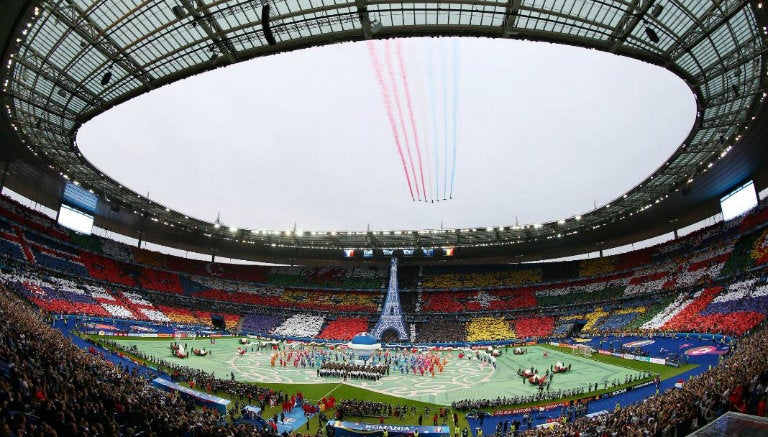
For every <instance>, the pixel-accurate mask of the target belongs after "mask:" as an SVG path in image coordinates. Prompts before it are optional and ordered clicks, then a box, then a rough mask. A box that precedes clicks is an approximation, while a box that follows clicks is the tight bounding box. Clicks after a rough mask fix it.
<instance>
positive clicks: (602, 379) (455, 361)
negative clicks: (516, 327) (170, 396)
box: [115, 339, 655, 405]
mask: <svg viewBox="0 0 768 437" xmlns="http://www.w3.org/2000/svg"><path fill="white" fill-rule="evenodd" d="M115 341H116V342H117V343H118V344H120V345H122V346H123V347H131V346H133V345H135V346H136V347H137V348H138V349H139V351H141V352H143V353H145V354H147V355H151V356H154V357H157V358H160V359H163V360H165V361H166V362H169V363H175V364H180V365H184V366H188V367H193V368H198V369H201V370H205V371H207V372H213V373H214V374H215V375H217V376H219V377H221V378H228V377H229V376H230V373H234V374H235V378H237V379H238V380H241V381H251V382H259V383H268V384H287V383H289V384H301V385H307V384H326V385H324V386H322V387H324V388H328V392H327V393H320V395H318V399H319V398H320V397H322V396H324V395H328V394H331V393H335V390H337V388H338V387H340V385H339V384H340V383H343V384H344V385H348V386H352V387H359V388H363V389H367V390H370V391H373V392H377V393H381V394H386V395H390V396H394V397H398V398H405V399H410V400H414V401H420V402H428V403H435V404H440V405H450V403H451V402H453V401H458V400H463V399H495V398H497V397H508V398H509V397H514V396H524V395H530V394H534V393H536V392H537V391H538V388H537V387H536V386H534V385H532V384H530V383H528V382H527V381H525V383H524V382H523V379H522V378H521V377H519V376H518V375H517V371H518V369H530V368H531V367H533V368H535V369H538V371H539V375H541V376H544V373H545V370H548V369H549V368H550V366H552V365H554V364H555V363H556V362H558V361H560V362H562V363H563V364H565V365H568V364H570V365H571V371H570V372H567V373H558V374H556V375H554V377H553V379H552V382H551V385H550V390H569V389H574V388H579V387H581V388H584V391H585V392H586V391H587V385H588V384H590V383H591V384H592V386H593V387H594V385H595V383H597V384H598V389H603V388H604V387H605V385H606V383H607V386H608V387H609V388H610V387H611V383H612V382H613V381H617V382H618V383H619V384H623V383H624V382H625V378H626V377H627V376H636V375H638V373H639V371H638V370H635V369H631V368H629V367H622V366H620V365H616V364H611V363H605V362H600V361H597V360H593V359H589V358H583V357H579V356H576V355H572V354H570V353H567V352H563V351H560V350H553V349H550V348H544V347H541V346H528V347H526V348H525V349H527V351H528V353H527V354H523V355H514V354H513V353H512V349H511V348H510V349H503V350H502V351H503V354H502V355H501V356H499V357H498V358H497V359H496V366H495V367H494V366H493V365H491V364H489V363H487V362H484V361H480V360H477V359H468V358H467V356H465V357H464V358H459V353H460V352H459V351H443V352H436V353H437V354H438V355H440V356H441V357H442V358H445V360H446V364H445V366H444V368H443V372H438V371H437V370H436V371H435V375H434V376H430V374H429V373H426V374H425V375H424V376H422V375H421V374H417V375H414V374H413V373H409V374H402V373H401V372H399V371H397V372H395V371H392V372H391V373H390V375H389V376H386V377H383V378H381V379H380V380H378V381H368V380H355V379H348V380H347V381H342V380H341V378H329V377H318V376H317V373H316V369H314V368H310V367H307V368H302V367H301V366H299V367H294V366H293V364H292V363H290V364H288V365H287V366H286V367H280V366H279V364H278V363H276V364H275V365H274V366H273V365H272V364H271V357H272V356H273V354H274V353H275V351H267V350H265V351H256V350H255V349H254V351H253V352H251V348H250V347H249V348H248V349H247V352H246V353H245V354H243V355H240V354H239V353H238V351H237V349H238V347H240V346H241V345H240V344H239V343H238V339H218V340H217V341H216V344H210V342H209V341H208V340H207V339H199V340H191V339H187V340H183V341H180V342H181V343H186V344H187V345H188V347H189V348H190V349H191V348H193V347H195V348H205V349H208V350H211V355H209V356H205V357H198V356H195V355H193V354H190V357H189V358H185V359H180V358H176V357H174V356H172V355H171V353H170V347H169V346H170V343H171V341H170V340H168V341H160V340H154V339H153V340H140V339H115ZM545 352H546V354H547V356H544V353H545ZM464 353H465V354H467V355H473V354H474V353H473V352H468V351H465V352H464ZM631 364H632V365H633V366H635V367H636V366H637V364H638V363H631ZM649 369H650V368H649ZM654 370H655V369H654ZM329 383H331V384H333V385H330V386H329V385H327V384H329ZM321 391H325V390H321ZM337 396H338V395H337Z"/></svg>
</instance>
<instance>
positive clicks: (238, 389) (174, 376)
mask: <svg viewBox="0 0 768 437" xmlns="http://www.w3.org/2000/svg"><path fill="white" fill-rule="evenodd" d="M102 342H103V343H104V344H106V345H108V346H109V347H110V348H113V349H122V347H121V345H119V344H117V343H116V342H114V341H111V340H103V341H102ZM123 350H125V351H126V352H129V353H130V354H131V355H134V356H136V357H138V358H140V359H142V360H144V361H146V362H148V363H151V364H152V365H153V366H156V367H157V368H159V369H161V370H164V371H165V372H167V373H168V375H170V377H171V380H173V381H177V382H178V381H181V382H186V383H188V384H189V386H190V387H191V388H194V389H196V390H202V391H205V392H208V393H212V394H216V395H218V394H222V393H226V394H228V395H229V396H231V397H232V398H233V399H234V400H237V401H238V402H242V403H243V404H244V405H246V402H247V404H248V405H250V404H253V405H259V406H260V407H261V409H262V411H263V410H264V408H265V406H267V405H278V404H283V403H284V402H286V401H287V400H289V399H290V397H289V396H288V395H287V394H285V393H283V392H281V391H275V390H272V389H269V388H265V387H260V386H258V385H256V384H251V383H246V382H241V381H237V380H235V379H234V378H232V377H230V378H226V375H220V377H217V376H216V375H215V374H214V373H212V372H211V373H209V372H206V371H204V370H200V369H193V368H191V367H187V366H183V365H180V364H177V363H175V362H171V361H166V360H163V359H161V358H157V357H154V356H152V355H148V354H145V353H143V352H141V351H139V350H138V349H137V348H136V347H135V346H134V347H131V348H129V349H127V350H126V349H123Z"/></svg>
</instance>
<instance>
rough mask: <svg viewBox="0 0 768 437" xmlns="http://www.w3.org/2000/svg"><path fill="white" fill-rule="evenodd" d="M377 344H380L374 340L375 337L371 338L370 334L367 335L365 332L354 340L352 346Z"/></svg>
mask: <svg viewBox="0 0 768 437" xmlns="http://www.w3.org/2000/svg"><path fill="white" fill-rule="evenodd" d="M376 343H378V342H377V341H376V339H375V338H373V336H371V335H370V334H367V333H365V332H363V333H361V334H357V335H356V336H355V337H354V338H352V344H359V345H366V346H372V345H374V344H376Z"/></svg>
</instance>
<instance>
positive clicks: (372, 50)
mask: <svg viewBox="0 0 768 437" xmlns="http://www.w3.org/2000/svg"><path fill="white" fill-rule="evenodd" d="M368 54H369V55H370V58H371V64H373V72H374V74H375V75H376V81H377V82H378V83H379V91H381V96H382V97H383V98H384V108H385V109H386V110H387V119H388V120H389V127H390V128H391V129H392V135H393V136H394V137H395V145H396V146H397V154H398V155H400V162H402V163H403V172H405V180H406V181H408V191H410V193H411V200H414V198H413V187H412V186H411V177H410V175H409V174H408V167H407V166H406V165H405V156H403V148H402V147H400V133H399V132H398V131H397V125H396V124H395V117H394V115H393V114H392V102H391V101H390V97H389V90H388V89H387V86H386V84H385V82H384V76H383V75H382V73H381V63H380V62H379V55H378V53H376V45H375V44H374V42H373V41H368Z"/></svg>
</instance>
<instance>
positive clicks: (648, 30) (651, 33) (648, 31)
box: [645, 21, 659, 44]
mask: <svg viewBox="0 0 768 437" xmlns="http://www.w3.org/2000/svg"><path fill="white" fill-rule="evenodd" d="M645 35H646V36H647V37H648V39H649V40H651V42H652V43H654V44H658V43H659V34H658V33H656V31H655V30H653V28H652V27H651V26H650V24H648V22H647V21H645Z"/></svg>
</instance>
